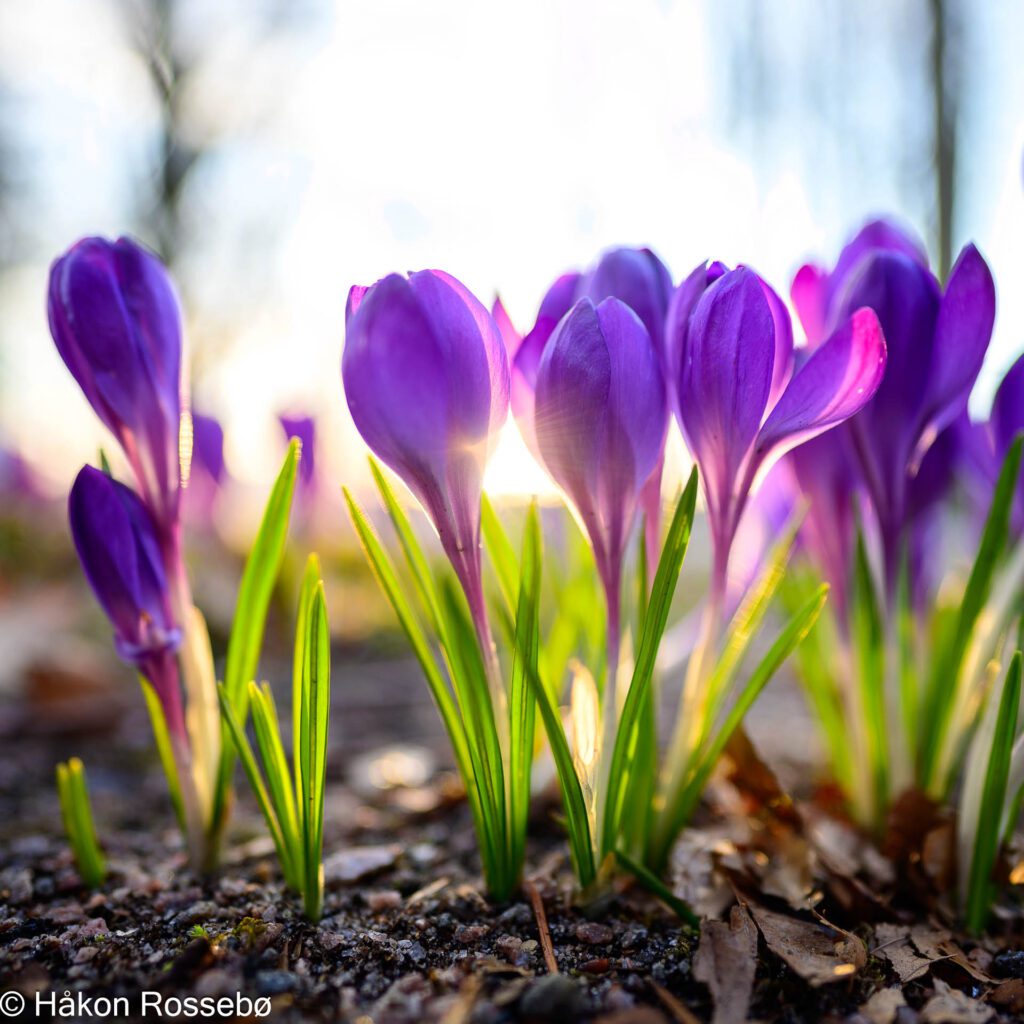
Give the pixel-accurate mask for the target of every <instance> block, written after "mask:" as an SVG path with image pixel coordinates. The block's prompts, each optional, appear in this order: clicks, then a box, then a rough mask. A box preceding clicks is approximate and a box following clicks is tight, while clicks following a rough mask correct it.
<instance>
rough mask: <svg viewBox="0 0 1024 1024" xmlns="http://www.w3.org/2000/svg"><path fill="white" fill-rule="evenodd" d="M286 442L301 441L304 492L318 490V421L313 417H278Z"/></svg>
mask: <svg viewBox="0 0 1024 1024" xmlns="http://www.w3.org/2000/svg"><path fill="white" fill-rule="evenodd" d="M277 422H278V423H280V424H281V429H282V430H283V431H284V437H285V440H286V441H290V440H291V439H292V438H293V437H296V438H298V439H299V444H300V445H301V446H302V447H301V452H300V458H299V483H300V484H301V486H302V487H303V489H304V490H306V491H310V490H313V489H315V488H316V479H317V477H316V420H315V419H314V418H313V417H312V416H301V415H294V416H289V415H281V416H278V417H277Z"/></svg>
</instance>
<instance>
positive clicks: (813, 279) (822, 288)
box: [789, 263, 828, 349]
mask: <svg viewBox="0 0 1024 1024" xmlns="http://www.w3.org/2000/svg"><path fill="white" fill-rule="evenodd" d="M827 286H828V271H826V270H825V268H824V267H820V266H818V265H817V264H814V263H805V264H804V265H803V266H802V267H801V268H800V269H799V270H798V271H797V272H796V276H795V277H794V278H793V284H792V285H791V286H790V289H789V297H790V298H791V299H792V300H793V307H794V309H796V315H797V316H798V317H799V318H800V325H801V326H802V327H803V329H804V335H805V336H806V338H807V347H808V348H812V349H813V348H817V347H818V346H819V345H820V344H821V343H822V342H823V341H824V340H825V322H826V319H827V316H828V296H827Z"/></svg>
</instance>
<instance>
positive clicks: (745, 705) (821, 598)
mask: <svg viewBox="0 0 1024 1024" xmlns="http://www.w3.org/2000/svg"><path fill="white" fill-rule="evenodd" d="M827 596H828V585H827V584H824V583H823V584H821V586H819V587H818V588H817V590H815V592H814V593H813V594H812V595H811V597H810V598H809V599H808V600H807V602H806V603H805V604H804V606H803V607H802V608H801V609H800V610H799V611H798V612H797V613H796V614H795V615H793V616H792V617H791V618H790V620H789V621H788V622H787V623H786V626H785V628H784V629H783V630H782V632H781V633H780V634H779V635H778V637H776V639H775V642H774V643H773V644H772V646H771V647H770V648H769V650H768V652H767V654H765V656H764V657H763V658H762V659H761V661H760V662H759V663H758V665H757V667H756V668H755V669H754V671H753V672H752V673H751V674H750V677H749V678H748V679H747V682H746V683H745V685H744V686H743V688H742V690H741V691H740V693H739V696H738V697H737V699H736V702H735V703H734V704H733V705H732V707H730V708H729V710H728V712H727V713H726V716H725V719H724V721H723V722H722V723H721V725H719V727H718V728H717V729H716V730H715V732H714V733H713V734H712V736H711V739H710V740H709V742H708V743H707V744H706V746H704V747H702V748H701V749H700V750H699V751H698V752H697V756H696V757H695V759H694V762H693V774H692V775H691V777H690V778H689V779H688V781H687V783H686V785H685V787H683V788H682V789H681V790H680V792H679V796H678V797H677V799H676V800H675V801H674V802H671V803H670V804H669V806H668V807H667V809H666V811H665V818H666V820H667V822H668V824H669V827H668V829H667V830H665V831H664V835H665V836H666V837H667V838H668V843H667V845H665V846H663V847H662V851H661V853H660V855H659V856H660V858H663V857H664V856H665V855H666V854H667V852H668V849H669V848H670V846H671V841H672V840H674V838H675V836H676V835H678V833H679V831H680V830H681V829H682V828H683V827H684V826H685V825H686V823H687V822H688V821H689V820H690V817H691V816H692V814H693V812H694V810H695V808H696V806H697V802H698V801H699V800H700V796H701V793H703V792H704V787H705V786H706V785H707V782H708V779H709V778H710V777H711V773H712V771H713V770H714V767H715V765H716V764H717V763H718V759H719V757H721V756H722V752H723V751H724V750H725V748H726V746H727V745H728V743H729V740H730V739H731V738H732V735H733V733H734V732H735V731H736V729H737V728H738V727H739V724H740V722H742V721H743V718H744V716H745V715H746V714H747V712H748V711H749V710H750V708H751V707H752V705H753V703H754V701H755V700H757V698H758V697H759V696H760V694H761V692H762V691H763V690H764V688H765V687H766V686H767V685H768V683H769V682H770V681H771V679H772V677H773V676H774V675H775V673H776V672H777V671H778V670H779V668H780V667H781V666H782V663H783V662H784V661H785V660H786V658H788V657H789V655H790V654H791V653H792V651H793V650H794V649H795V648H796V647H797V646H798V645H799V644H800V642H801V641H802V640H803V639H804V637H806V636H807V634H808V632H809V631H810V629H811V627H812V626H813V625H814V623H815V621H816V620H817V618H818V616H819V615H820V614H821V609H822V608H823V607H824V606H825V599H826V597H827ZM655 859H656V862H657V861H658V859H659V857H656V858H655Z"/></svg>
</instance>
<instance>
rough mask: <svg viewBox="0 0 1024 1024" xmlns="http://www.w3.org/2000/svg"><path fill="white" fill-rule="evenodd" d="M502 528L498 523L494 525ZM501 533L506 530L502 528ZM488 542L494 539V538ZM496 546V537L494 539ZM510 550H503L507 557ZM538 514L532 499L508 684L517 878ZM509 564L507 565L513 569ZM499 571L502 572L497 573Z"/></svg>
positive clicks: (529, 757) (536, 624) (522, 841)
mask: <svg viewBox="0 0 1024 1024" xmlns="http://www.w3.org/2000/svg"><path fill="white" fill-rule="evenodd" d="M498 525H499V527H500V524H498ZM502 535H503V536H504V531H502ZM492 543H495V542H493V541H492ZM496 543H498V544H499V545H500V541H497V542H496ZM507 555H508V552H507V551H506V552H505V556H507ZM542 557H543V555H542V549H541V535H540V517H539V516H538V514H537V505H536V502H534V503H531V505H530V510H529V512H528V513H527V516H526V529H525V530H524V532H523V557H522V560H521V570H520V578H519V587H518V591H519V594H518V600H517V603H516V618H515V636H514V639H513V647H512V652H513V654H512V676H511V679H510V683H509V701H508V711H509V737H510V744H509V806H508V815H509V828H508V844H509V870H510V872H513V873H515V875H516V876H517V877H518V875H519V872H520V870H521V867H522V863H523V858H524V856H525V847H526V823H527V817H528V814H529V806H530V773H531V768H532V765H533V747H534V733H535V718H536V704H535V703H534V697H533V693H532V691H531V689H530V684H529V678H530V677H539V672H538V668H537V658H538V654H539V650H540V579H541V559H542ZM511 567H512V564H511V563H508V564H507V566H506V568H507V569H511ZM499 575H500V573H499Z"/></svg>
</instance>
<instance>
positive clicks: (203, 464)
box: [192, 412, 227, 484]
mask: <svg viewBox="0 0 1024 1024" xmlns="http://www.w3.org/2000/svg"><path fill="white" fill-rule="evenodd" d="M197 469H198V470H200V471H202V472H203V473H205V474H206V475H207V476H208V477H209V478H210V479H211V480H212V481H213V482H214V483H215V484H222V483H223V482H224V478H225V476H226V474H227V466H226V465H225V462H224V428H223V427H222V426H221V425H220V421H219V420H217V419H216V418H215V417H214V416H204V415H202V414H201V413H198V412H193V413H192V475H193V476H194V475H195V472H196V470H197Z"/></svg>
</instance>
